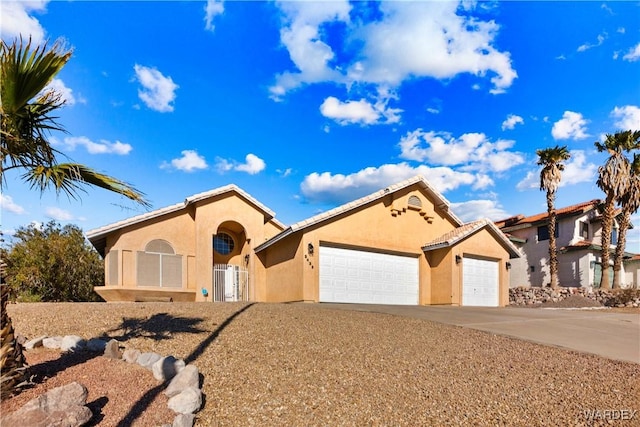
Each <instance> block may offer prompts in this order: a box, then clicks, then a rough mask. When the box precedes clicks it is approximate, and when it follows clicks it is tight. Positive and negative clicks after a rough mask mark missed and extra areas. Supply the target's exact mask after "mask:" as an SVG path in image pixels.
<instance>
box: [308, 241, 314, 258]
mask: <svg viewBox="0 0 640 427" xmlns="http://www.w3.org/2000/svg"><path fill="white" fill-rule="evenodd" d="M313 251H314V247H313V243H309V244H308V245H307V252H309V255H313Z"/></svg>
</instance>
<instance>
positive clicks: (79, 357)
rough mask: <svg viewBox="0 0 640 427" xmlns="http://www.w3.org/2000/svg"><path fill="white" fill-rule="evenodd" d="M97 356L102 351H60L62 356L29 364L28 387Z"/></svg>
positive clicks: (27, 371)
mask: <svg viewBox="0 0 640 427" xmlns="http://www.w3.org/2000/svg"><path fill="white" fill-rule="evenodd" d="M97 356H100V353H96V352H92V351H86V350H81V351H74V352H65V353H60V357H58V358H57V359H53V360H47V361H46V362H41V363H36V364H34V365H29V366H27V370H26V373H27V377H28V384H27V388H29V387H31V386H34V385H36V384H41V383H43V382H45V381H46V380H47V379H49V378H53V377H55V376H56V375H57V374H58V373H59V372H62V371H64V370H65V369H67V368H70V367H72V366H76V365H81V364H83V363H85V362H88V361H89V360H91V359H93V358H94V357H97Z"/></svg>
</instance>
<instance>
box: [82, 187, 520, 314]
mask: <svg viewBox="0 0 640 427" xmlns="http://www.w3.org/2000/svg"><path fill="white" fill-rule="evenodd" d="M87 237H88V238H89V240H90V241H91V243H92V244H93V245H94V246H95V248H96V249H97V250H98V252H99V253H100V254H101V255H102V256H103V257H104V259H105V278H106V281H105V283H106V285H105V286H100V287H96V288H95V290H96V292H98V293H99V294H100V295H101V296H102V297H103V298H104V299H105V300H107V301H135V300H145V299H166V300H169V299H170V300H173V301H237V300H247V301H263V302H288V301H308V302H349V303H380V304H410V305H416V304H421V305H425V304H444V305H481V306H504V305H506V304H507V303H508V288H509V268H510V265H511V264H510V261H509V260H510V258H517V257H518V256H519V252H518V249H517V248H516V247H515V246H514V245H513V244H512V243H511V242H510V241H509V239H507V238H506V236H505V235H504V234H503V233H502V232H501V231H500V230H499V229H498V228H497V227H496V226H495V224H494V223H492V222H491V221H488V220H480V221H475V222H472V223H469V224H463V223H462V222H461V221H460V220H459V219H458V218H457V217H456V216H455V215H454V214H453V213H452V212H451V210H450V208H449V202H448V201H447V200H446V199H445V198H444V197H443V196H442V195H441V194H440V193H438V192H437V191H436V190H435V189H434V188H433V187H431V185H429V183H428V182H427V181H426V180H425V179H424V178H422V177H415V178H412V179H409V180H406V181H403V182H400V183H398V184H395V185H392V186H389V187H387V188H384V189H382V190H380V191H377V192H375V193H373V194H370V195H368V196H366V197H363V198H361V199H358V200H354V201H352V202H350V203H347V204H345V205H342V206H339V207H337V208H335V209H332V210H330V211H327V212H324V213H322V214H319V215H316V216H314V217H312V218H309V219H307V220H304V221H301V222H298V223H296V224H293V225H291V226H288V227H285V226H284V225H283V224H281V223H280V222H279V221H278V220H276V219H275V214H274V213H273V212H272V211H271V210H270V209H268V208H267V207H266V206H264V205H263V204H261V203H260V202H259V201H257V200H256V199H255V198H253V197H252V196H250V195H249V194H247V193H246V192H244V191H243V190H241V189H240V188H238V187H237V186H235V185H228V186H225V187H221V188H218V189H215V190H212V191H209V192H205V193H201V194H196V195H194V196H191V197H188V198H186V199H185V201H184V202H182V203H178V204H176V205H172V206H169V207H166V208H163V209H159V210H156V211H153V212H149V213H146V214H143V215H139V216H136V217H133V218H129V219H127V220H124V221H120V222H117V223H114V224H111V225H107V226H104V227H101V228H98V229H95V230H91V231H89V232H88V233H87Z"/></svg>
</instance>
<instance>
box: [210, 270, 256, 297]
mask: <svg viewBox="0 0 640 427" xmlns="http://www.w3.org/2000/svg"><path fill="white" fill-rule="evenodd" d="M213 300H214V301H217V302H223V301H249V271H248V270H247V269H246V268H244V267H241V266H239V265H232V264H214V266H213Z"/></svg>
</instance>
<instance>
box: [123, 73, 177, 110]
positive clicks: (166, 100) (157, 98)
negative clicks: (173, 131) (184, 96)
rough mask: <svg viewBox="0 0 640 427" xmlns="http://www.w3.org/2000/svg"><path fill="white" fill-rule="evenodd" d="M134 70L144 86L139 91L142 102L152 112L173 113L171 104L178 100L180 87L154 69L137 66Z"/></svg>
mask: <svg viewBox="0 0 640 427" xmlns="http://www.w3.org/2000/svg"><path fill="white" fill-rule="evenodd" d="M133 69H134V70H135V72H136V78H137V79H138V82H139V83H140V84H141V85H142V89H139V90H138V97H140V100H141V101H142V102H144V103H145V105H146V106H147V107H149V108H151V109H152V110H155V111H159V112H161V113H166V112H171V111H173V105H171V104H172V102H173V101H174V100H175V99H176V89H178V88H179V86H178V85H177V84H175V83H174V82H173V80H172V79H171V77H165V76H164V75H162V73H161V72H160V71H158V70H157V69H156V68H153V67H145V66H143V65H138V64H136V65H135V66H134V67H133Z"/></svg>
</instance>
